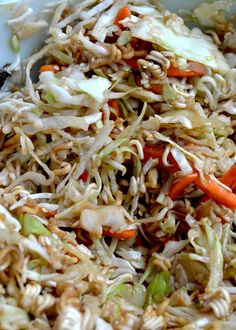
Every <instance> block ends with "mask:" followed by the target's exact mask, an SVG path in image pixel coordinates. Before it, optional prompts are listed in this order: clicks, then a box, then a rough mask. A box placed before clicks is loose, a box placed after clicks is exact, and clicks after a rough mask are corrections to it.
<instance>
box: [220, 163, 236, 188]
mask: <svg viewBox="0 0 236 330" xmlns="http://www.w3.org/2000/svg"><path fill="white" fill-rule="evenodd" d="M220 181H221V182H222V183H223V184H225V185H226V186H228V187H232V186H233V185H234V183H235V181H236V164H234V165H233V166H232V167H231V168H230V169H229V170H228V171H227V172H226V173H225V174H224V175H223V176H222V178H221V179H220Z"/></svg>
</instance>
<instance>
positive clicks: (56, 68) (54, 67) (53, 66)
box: [39, 64, 61, 73]
mask: <svg viewBox="0 0 236 330" xmlns="http://www.w3.org/2000/svg"><path fill="white" fill-rule="evenodd" d="M39 71H40V72H46V71H52V72H54V73H57V72H59V71H61V69H60V67H59V66H58V65H56V64H45V65H42V66H41V68H40V70H39Z"/></svg>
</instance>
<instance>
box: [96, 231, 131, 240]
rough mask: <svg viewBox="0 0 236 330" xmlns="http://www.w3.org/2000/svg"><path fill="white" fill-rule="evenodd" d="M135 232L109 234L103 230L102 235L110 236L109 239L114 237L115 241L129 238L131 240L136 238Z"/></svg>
mask: <svg viewBox="0 0 236 330" xmlns="http://www.w3.org/2000/svg"><path fill="white" fill-rule="evenodd" d="M136 233H137V230H136V229H126V230H123V231H121V232H114V233H111V232H110V231H108V230H103V235H104V236H111V237H115V238H117V239H129V238H133V237H135V236H136Z"/></svg>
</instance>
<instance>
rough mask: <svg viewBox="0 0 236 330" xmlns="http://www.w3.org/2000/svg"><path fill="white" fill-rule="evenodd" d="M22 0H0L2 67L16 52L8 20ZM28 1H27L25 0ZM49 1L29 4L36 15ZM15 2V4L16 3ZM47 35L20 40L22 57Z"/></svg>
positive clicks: (183, 1) (171, 3) (178, 4)
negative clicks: (12, 47) (7, 6)
mask: <svg viewBox="0 0 236 330" xmlns="http://www.w3.org/2000/svg"><path fill="white" fill-rule="evenodd" d="M20 2H22V1H21V0H0V31H1V33H0V45H1V49H0V68H1V67H2V66H4V65H5V64H7V63H11V62H12V61H13V60H14V58H15V56H16V55H15V54H14V52H13V51H12V49H11V47H10V44H9V40H10V37H11V31H10V29H9V27H8V26H7V23H6V21H7V20H8V19H9V18H10V16H11V13H12V12H13V10H14V7H15V5H16V4H19V3H20ZM24 2H26V1H24ZM46 2H49V0H28V1H27V4H28V5H29V6H30V7H31V8H32V9H34V13H35V14H34V15H36V13H37V12H39V11H40V9H41V8H42V7H43V5H44V4H45V3H46ZM6 3H12V8H11V9H6V8H5V7H4V6H3V4H6ZM163 3H164V4H165V6H166V7H167V8H168V9H170V10H171V11H176V12H177V11H178V10H179V9H180V8H181V9H187V10H191V9H193V8H195V7H197V6H199V5H200V4H201V3H202V0H191V1H189V0H163ZM14 4H15V5H14ZM45 37H46V35H45V33H44V32H43V31H40V32H38V33H35V34H34V35H33V36H32V37H30V38H28V39H26V40H23V41H21V42H20V46H21V50H20V55H21V58H25V57H28V56H29V55H30V54H31V53H32V51H33V49H34V48H37V47H39V45H40V44H41V42H42V41H43V40H44V39H45Z"/></svg>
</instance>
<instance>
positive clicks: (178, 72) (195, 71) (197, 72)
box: [167, 62, 207, 77]
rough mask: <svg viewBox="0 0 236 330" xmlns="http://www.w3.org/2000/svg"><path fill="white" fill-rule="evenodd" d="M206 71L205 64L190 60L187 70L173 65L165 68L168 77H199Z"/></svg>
mask: <svg viewBox="0 0 236 330" xmlns="http://www.w3.org/2000/svg"><path fill="white" fill-rule="evenodd" d="M206 73H207V69H206V67H205V65H203V64H201V63H196V62H190V63H189V65H188V69H187V70H182V69H180V68H178V67H176V66H173V65H171V66H170V67H169V69H167V76H168V77H201V76H203V75H204V74H206Z"/></svg>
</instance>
